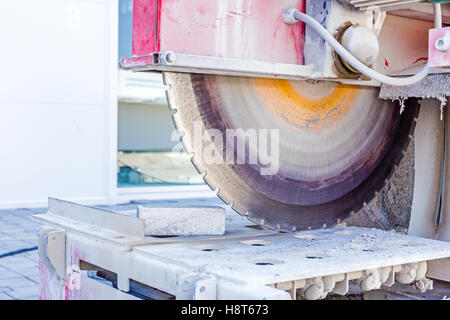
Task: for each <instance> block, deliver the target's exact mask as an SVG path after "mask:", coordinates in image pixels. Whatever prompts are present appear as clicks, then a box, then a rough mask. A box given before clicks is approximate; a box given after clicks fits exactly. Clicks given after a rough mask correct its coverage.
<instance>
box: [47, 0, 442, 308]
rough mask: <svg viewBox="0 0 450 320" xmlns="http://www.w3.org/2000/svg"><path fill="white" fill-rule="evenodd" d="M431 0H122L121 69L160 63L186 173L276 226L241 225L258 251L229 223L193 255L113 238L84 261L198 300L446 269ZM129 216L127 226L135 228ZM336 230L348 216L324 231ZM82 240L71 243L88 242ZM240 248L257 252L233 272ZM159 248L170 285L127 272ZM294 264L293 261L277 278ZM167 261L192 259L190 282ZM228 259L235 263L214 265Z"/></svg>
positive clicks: (438, 37) (437, 39) (384, 280)
mask: <svg viewBox="0 0 450 320" xmlns="http://www.w3.org/2000/svg"><path fill="white" fill-rule="evenodd" d="M445 2H448V1H357V0H306V1H305V0H282V1H280V0H276V1H275V0H270V1H257V0H229V1H225V0H223V1H222V0H219V1H205V0H192V1H181V0H134V14H133V56H132V57H125V58H123V59H122V61H121V65H122V67H123V68H124V69H131V70H134V71H136V72H162V73H163V78H164V82H165V84H166V85H167V99H168V102H169V106H170V108H171V109H172V111H173V114H172V117H173V120H174V123H175V126H176V128H177V129H178V132H179V135H180V137H181V140H182V142H183V145H184V148H185V150H186V151H187V153H188V154H190V155H191V157H192V162H193V164H194V166H195V167H196V169H197V170H198V171H199V172H200V173H201V174H202V175H203V178H204V180H205V182H206V183H207V184H208V185H209V186H210V187H211V188H212V189H213V190H216V191H217V196H218V197H219V198H220V199H222V200H223V202H224V203H225V205H226V206H227V207H228V208H229V209H230V210H232V211H235V212H237V213H239V214H241V215H242V216H245V217H246V218H247V219H249V220H250V221H252V222H254V223H255V224H257V225H258V226H260V227H261V228H266V229H269V230H272V231H270V232H274V234H273V235H272V234H269V233H268V232H269V231H264V234H263V235H262V236H261V237H260V238H258V239H257V240H254V239H247V237H248V235H247V234H246V232H243V233H239V236H238V237H239V238H240V237H243V238H245V239H247V240H249V241H250V240H251V241H260V242H259V243H260V244H261V243H262V245H261V247H264V249H263V250H262V251H260V252H258V253H257V252H253V251H251V250H248V249H242V248H241V245H242V241H237V240H235V239H234V238H232V239H230V238H228V237H229V234H227V233H226V234H225V236H223V237H221V238H220V239H218V240H215V241H216V242H215V244H214V247H211V248H209V247H208V245H210V243H209V242H207V243H206V244H204V245H205V246H206V247H205V250H206V249H208V250H206V251H208V252H210V254H209V255H208V256H206V254H205V253H204V251H202V250H200V251H195V250H196V249H195V248H194V249H192V248H191V247H189V246H188V247H189V248H188V247H186V245H185V244H184V242H183V241H182V242H180V243H179V242H177V241H174V242H173V243H170V244H166V245H164V246H148V243H147V242H146V241H144V245H143V247H142V248H137V247H135V246H134V245H132V244H128V242H127V244H123V245H124V247H123V250H124V252H127V253H126V255H129V257H128V256H127V257H128V258H124V259H125V260H126V261H127V263H128V265H127V266H125V267H124V266H122V265H121V266H120V267H119V266H118V265H117V264H115V263H113V262H111V263H109V264H108V265H109V267H106V266H105V265H104V264H101V262H102V260H100V261H97V262H94V260H96V259H97V258H95V255H90V256H89V257H90V259H91V261H89V260H86V261H85V262H83V263H85V264H84V267H85V269H84V270H97V271H99V272H100V271H101V272H103V273H104V274H103V275H104V277H103V278H105V277H109V278H111V277H112V276H111V272H112V273H115V274H116V278H115V279H116V280H115V281H116V282H117V287H118V288H119V289H120V290H122V291H125V292H128V291H130V281H131V280H130V279H132V280H133V281H135V282H139V283H141V284H142V283H144V284H146V285H148V286H150V287H152V288H156V289H157V290H160V291H162V292H164V293H165V294H169V296H170V297H176V298H183V297H184V298H198V299H201V298H211V299H213V298H219V299H222V298H223V299H226V298H233V297H235V298H248V297H250V298H294V299H295V298H302V299H319V298H325V297H327V296H329V294H330V293H333V292H334V293H337V294H342V295H343V294H346V293H348V292H349V283H350V282H352V281H353V282H352V283H356V284H357V285H358V287H359V288H360V290H362V291H363V292H365V291H370V290H373V289H378V288H380V287H381V286H386V287H389V286H391V285H393V284H394V282H396V281H397V282H400V283H402V284H406V283H413V284H415V285H416V287H420V290H427V289H431V287H432V285H431V282H430V281H431V280H429V278H428V277H430V278H433V277H434V279H439V280H442V281H444V282H445V281H450V268H449V265H450V263H449V261H450V260H449V258H448V257H449V256H450V252H449V251H448V245H449V244H448V243H446V242H443V241H450V207H449V205H448V204H449V203H450V201H449V200H450V199H449V197H450V181H449V179H450V176H449V175H450V167H449V166H450V162H449V157H448V149H449V145H450V144H449V143H448V139H449V137H448V135H449V132H450V130H449V129H448V125H449V124H450V113H449V112H447V111H446V106H448V103H447V96H448V95H449V93H450V81H449V75H448V72H449V71H450V27H446V24H449V23H450V7H449V4H445ZM441 3H442V4H441ZM55 206H56V205H55ZM79 210H88V209H86V208H85V209H79ZM56 211H58V210H56ZM52 212H53V213H54V212H55V209H54V210H51V209H49V215H46V217H44V216H40V217H38V219H40V220H41V221H43V222H45V224H46V225H51V226H52V228H55V229H52V228H51V230H52V232H59V231H58V228H62V231H61V232H63V234H64V235H66V233H65V232H68V231H67V229H66V228H67V227H68V225H70V224H69V223H68V221H65V220H64V219H63V220H61V221H60V220H59V219H60V215H61V214H52ZM76 216H77V217H76V218H73V216H72V218H71V219H75V220H77V219H80V218H79V215H76ZM53 219H55V220H53ZM104 219H107V215H104ZM94 220H96V219H94ZM134 220H137V221H134ZM134 220H133V222H131V220H130V221H128V223H130V225H135V224H139V223H141V221H140V220H139V219H134ZM69 221H70V220H69ZM111 223H112V222H111ZM123 223H126V222H125V221H124V222H123ZM93 225H94V226H98V225H99V223H98V221H97V222H96V223H93ZM344 225H345V226H347V227H351V228H348V229H343V230H341V229H339V228H341V227H343V226H344ZM86 228H87V230H90V228H91V229H92V228H94V229H95V228H97V227H89V226H86ZM105 228H106V229H108V227H106V226H105ZM111 228H112V229H115V228H116V227H115V225H114V224H112V225H111ZM136 228H137V229H139V228H141V227H140V226H137V227H136ZM330 228H331V229H330ZM369 228H378V229H384V230H396V231H397V232H398V233H399V234H395V233H392V231H389V232H387V233H386V232H385V231H379V230H378V231H377V230H374V229H369ZM137 229H136V230H137ZM318 229H319V231H314V233H309V232H312V231H305V230H318ZM83 230H84V229H83ZM244 230H246V229H244ZM246 231H247V230H246ZM77 232H81V233H83V232H85V231H81V230H78V231H77ZM285 232H287V233H288V234H281V233H285ZM125 233H126V232H125ZM132 233H133V234H134V233H135V231H133V232H132ZM400 233H403V234H400ZM405 233H408V235H405ZM68 234H69V233H67V235H68ZM350 235H352V236H350ZM122 236H123V235H121V237H122ZM253 236H254V235H251V236H250V237H253ZM413 236H419V237H423V238H430V239H438V240H441V241H436V240H425V239H421V238H415V237H413ZM41 237H43V238H49V237H48V234H47V233H45V232H44V233H42V234H41ZM135 238H136V239H134V240H133V241H137V243H141V241H143V240H142V239H141V238H142V236H136V237H135ZM121 239H122V238H121ZM299 239H303V240H299ZM210 240H211V239H210ZM247 240H245V241H247ZM442 240H443V241H442ZM86 241H87V240H86ZM86 241H82V242H80V244H79V245H80V248H83V249H82V250H81V249H80V250H81V251H83V252H85V253H86V252H88V251H90V250H91V249H89V246H88V244H87V242H86ZM108 241H109V240H108ZM121 241H122V240H121ZM130 241H131V239H130ZM133 241H131V243H134V242H133ZM186 241H188V242H189V241H191V240H186ZM192 241H194V240H192ZM211 241H212V240H211ZM358 241H362V243H361V244H360V245H359V244H355V245H356V247H351V248H348V249H349V251H345V248H347V247H348V246H349V243H353V242H358ZM119 242H120V241H119ZM255 243H256V242H255ZM331 243H339V245H338V247H339V249H337V247H336V248H334V249H333V248H331V247H329V246H330V244H331ZM265 244H271V245H272V244H273V246H269V245H267V246H266V245H265ZM89 245H91V244H89ZM92 245H93V244H92ZM202 245H203V244H202ZM71 246H77V244H76V241H75V240H71ZM358 246H360V247H358ZM207 247H208V248H207ZM222 248H226V249H224V250H223V249H222ZM230 248H231V249H230ZM355 248H357V249H358V250H360V252H358V254H355V252H356V251H352V250H357V249H355ZM97 249H98V250H100V251H98V252H97V254H101V249H99V248H97ZM97 249H95V250H97ZM197 249H198V248H197ZM209 249H210V250H209ZM71 250H72V251H71ZM92 250H94V249H92ZM130 250H131V251H130ZM227 250H230V251H227ZM254 250H256V249H254ZM310 250H312V251H313V253H311V252H310ZM333 250H334V251H333ZM340 250H342V251H340ZM65 252H66V255H67V256H66V258H67V259H68V260H66V263H67V261H69V260H70V261H71V263H74V265H76V266H78V268H80V266H81V265H80V262H79V261H80V258H79V257H78V258H74V255H75V256H76V255H77V253H76V252H75V251H73V247H71V249H70V250H69V249H68V248H67V250H66V251H65ZM187 252H189V254H188V253H187ZM202 252H203V253H202ZM316 253H317V255H316ZM372 253H373V254H372ZM123 254H125V253H123ZM197 254H198V255H199V256H198V257H197ZM141 255H142V256H146V257H150V258H149V259H147V260H145V259H144V258H142V259H141V258H138V256H139V257H140V256H141ZM242 255H247V256H248V257H253V256H255V257H260V258H261V259H262V260H261V261H259V260H258V261H256V260H255V261H256V262H255V261H253V260H252V261H253V265H251V266H250V265H248V263H249V262H248V261H246V262H245V263H244V262H242V263H243V264H245V266H244V265H243V266H240V265H239V264H240V263H241V262H240V261H238V260H239V257H241V256H242ZM353 255H354V256H353ZM45 256H46V255H45V254H43V255H42V257H44V258H45ZM192 256H196V257H197V258H198V259H197V258H196V259H194V260H195V261H190V260H189V259H188V257H192ZM288 256H289V257H288ZM309 256H311V257H310V258H309ZM227 257H228V258H227ZM233 257H234V258H233ZM267 257H271V259H272V257H273V261H268V260H267V259H266V258H267ZM313 257H314V258H313ZM345 257H348V259H346V258H345ZM350 257H354V259H350ZM368 257H370V259H367V258H368ZM92 259H93V260H92ZM127 259H128V260H127ZM130 259H131V260H130ZM133 259H134V260H133ZM161 259H162V261H169V260H170V261H171V262H170V265H171V266H173V268H175V269H176V270H178V271H177V272H175V271H174V272H175V273H174V274H171V275H173V277H169V276H166V275H164V274H163V273H164V272H163V273H162V274H159V276H160V277H163V278H164V279H165V281H168V282H170V281H169V280H167V279H171V281H172V280H173V281H174V283H177V284H178V285H177V286H176V287H170V286H169V287H168V286H167V285H168V284H167V283H164V284H163V283H162V282H158V281H162V280H158V279H157V278H152V279H147V280H145V279H143V278H142V277H145V276H144V275H143V274H142V272H143V271H142V270H141V269H142V268H145V267H144V265H145V264H146V263H147V264H155V266H153V267H152V268H154V270H158V267H157V266H158V263H161V262H160V260H161ZM167 259H168V260H167ZM202 259H204V260H202ZM233 259H237V260H236V265H231V266H230V265H229V264H230V263H231V264H233V261H234V260H233ZM97 260H98V259H97ZM188 260H189V261H188ZM365 262H368V263H367V264H364V263H365ZM369 262H370V263H369ZM97 263H98V264H97ZM209 264H211V265H212V266H215V267H211V268H209V267H208V265H209ZM47 265H49V263H47ZM294 265H301V266H302V267H301V268H299V269H298V270H296V271H295V272H294V271H293V272H291V271H292V270H293V269H292V268H293V266H294ZM87 266H90V268H91V269H89V268H88V267H87ZM177 266H185V267H186V268H187V266H189V268H191V269H189V268H188V269H189V270H191V271H192V276H187V275H186V274H189V272H187V273H186V270H183V271H181V270H179V269H177V268H178V267H177ZM140 268H141V269H140ZM223 268H224V269H223ZM227 268H228V269H229V268H231V269H233V268H236V270H247V271H248V275H246V274H245V272H242V273H240V272H238V273H236V274H234V273H231V274H228V275H225V274H224V273H223V272H222V271H221V270H228V269H227ZM329 268H331V269H329ZM42 269H43V270H44V269H45V268H44V267H43V268H42ZM81 269H83V268H82V266H81ZM113 269H115V271H111V270H113ZM175 269H174V270H175ZM131 270H133V272H135V273H134V274H133V273H132V271H131ZM171 270H172V269H171ZM198 270H203V271H202V272H200V273H199V272H198ZM275 270H276V271H275ZM430 270H434V271H430ZM108 272H109V273H108ZM161 272H162V271H161ZM167 272H169V271H167ZM170 272H172V271H170ZM63 273H64V272H63ZM63 273H62V274H61V275H58V276H60V277H61V276H63ZM44 274H47V276H48V277H50V275H49V274H48V272H47V271H45V272H44ZM156 274H158V273H157V272H155V273H154V274H153V275H154V276H155V277H156ZM181 274H182V276H181ZM251 275H254V277H256V278H255V279H253V278H252V276H251ZM275 275H276V276H275ZM427 275H428V276H427ZM137 276H139V277H141V278H142V279H137V278H136V277H137ZM184 276H186V277H187V278H186V287H185V288H184V287H182V286H181V287H180V285H179V284H180V283H183V281H184V280H181V278H179V277H184ZM112 278H114V277H112ZM183 279H184V278H183ZM47 280H48V279H47ZM407 280H408V281H407ZM55 281H56V280H55ZM89 281H90V280H89ZM180 281H181V282H180ZM45 282H46V283H49V281H45ZM56 283H57V281H56V282H54V283H53V284H54V285H56ZM131 283H132V281H131ZM170 283H172V282H170ZM230 283H234V284H236V283H239V285H238V286H237V287H233V286H231V285H230ZM253 285H255V286H253ZM57 287H58V286H57V285H56V287H53V288H54V290H56V291H58V290H57V289H55V288H57ZM201 288H203V290H200V289H201ZM243 288H244V289H243ZM263 289H264V290H263ZM180 290H181V291H180ZM242 290H244V291H242ZM243 292H244V293H247V294H248V296H245V294H244V293H243ZM237 293H239V294H241V295H242V296H239V297H238V296H233V294H237ZM258 293H260V295H258ZM46 296H47V297H54V296H52V295H51V294H48V292H47V294H46ZM121 296H122V295H121ZM73 297H76V296H73Z"/></svg>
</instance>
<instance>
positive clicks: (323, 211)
mask: <svg viewBox="0 0 450 320" xmlns="http://www.w3.org/2000/svg"><path fill="white" fill-rule="evenodd" d="M164 81H165V83H166V84H167V85H170V89H169V90H168V91H167V97H168V102H169V106H170V107H171V108H172V109H174V113H173V115H172V117H173V120H174V123H175V125H176V127H177V129H178V130H179V131H180V132H183V133H184V135H183V137H182V142H183V145H184V146H185V149H186V151H187V152H188V153H192V154H193V157H192V162H193V164H194V165H195V167H196V168H197V170H198V171H199V172H200V173H202V174H204V180H205V182H206V183H207V184H208V185H209V186H210V187H211V188H212V189H213V190H216V189H218V196H219V197H220V198H221V199H222V200H223V201H224V202H225V203H227V204H231V205H232V208H233V209H234V210H235V211H237V212H238V213H240V214H242V215H246V216H247V217H248V218H249V219H250V220H252V221H254V222H256V223H258V224H262V225H264V226H267V227H269V228H273V229H277V230H281V231H292V230H303V229H309V228H321V227H324V226H332V225H334V224H336V223H337V222H338V221H341V220H342V221H344V220H345V219H346V218H348V217H349V216H350V214H351V213H352V212H356V211H357V210H359V208H360V207H361V206H362V204H363V203H364V202H367V201H369V200H370V199H372V198H373V196H374V194H375V192H376V191H377V190H380V189H381V188H382V187H383V185H384V183H385V180H386V179H387V178H388V177H389V176H390V175H391V174H392V172H393V169H394V165H395V164H397V163H398V162H399V161H400V159H401V157H402V151H403V150H404V148H405V147H406V146H407V144H408V142H409V133H410V130H411V128H412V126H413V124H412V123H413V121H412V120H413V118H414V116H415V114H416V112H417V108H418V107H417V103H415V102H410V103H409V104H411V106H408V107H407V108H406V110H405V112H404V113H403V114H402V115H401V116H400V115H399V107H398V105H397V104H396V103H394V102H391V101H384V100H379V99H378V88H370V87H360V86H349V85H343V84H338V83H333V82H317V81H314V82H310V81H288V80H274V79H262V78H246V77H230V76H217V75H205V74H189V73H169V72H166V73H164ZM229 132H232V133H233V134H234V135H235V137H241V138H243V139H244V140H242V139H241V141H245V143H244V144H245V149H244V150H245V154H244V156H243V157H242V155H241V159H240V160H241V161H239V146H238V144H239V143H238V142H237V140H236V139H229V140H228V139H226V137H227V134H229ZM261 133H262V135H261ZM255 135H256V137H257V138H256V139H257V140H258V143H256V144H255V143H254V141H253V143H252V139H253V138H254V137H255ZM264 135H266V138H265V139H266V140H264V139H263V138H264ZM276 135H277V137H278V139H276ZM218 137H223V139H219V138H218ZM263 140H264V141H265V142H267V145H268V146H267V148H268V150H265V149H264V148H261V145H260V142H261V141H263ZM241 147H242V145H241ZM252 148H253V149H257V150H256V151H255V150H253V152H252ZM261 149H262V150H261ZM229 150H232V152H229ZM240 150H241V151H242V149H240ZM267 151H268V152H267ZM230 154H231V157H230ZM255 154H256V159H257V161H253V162H252V161H251V160H252V159H251V158H252V155H255ZM211 156H213V160H211ZM264 156H265V157H264ZM208 157H209V158H208ZM263 160H264V161H263ZM269 160H270V161H269ZM263 169H266V170H265V172H270V174H262V172H263V171H264V170H263Z"/></svg>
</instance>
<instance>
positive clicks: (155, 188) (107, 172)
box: [0, 0, 212, 208]
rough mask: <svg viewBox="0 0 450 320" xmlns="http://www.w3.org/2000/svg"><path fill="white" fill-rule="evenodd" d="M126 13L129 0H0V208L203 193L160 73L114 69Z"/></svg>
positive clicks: (127, 34) (127, 33)
mask: <svg viewBox="0 0 450 320" xmlns="http://www.w3.org/2000/svg"><path fill="white" fill-rule="evenodd" d="M119 17H120V18H119ZM131 17H132V5H131V1H118V0H94V1H83V0H41V1H35V0H23V1H20V2H17V1H2V2H0V30H1V31H0V35H1V39H2V41H1V43H0V46H1V48H0V49H1V50H0V52H1V53H0V56H1V57H2V61H4V64H3V66H2V72H0V150H1V152H2V153H1V155H2V157H1V158H0V207H1V208H13V207H16V208H17V207H43V206H46V205H47V197H49V196H50V197H57V198H61V199H66V200H69V201H75V202H80V203H84V204H103V203H117V202H124V201H128V200H130V199H141V198H147V199H148V198H170V197H191V196H198V195H212V192H211V191H210V190H209V188H207V187H206V186H205V185H203V184H198V183H199V182H200V180H199V179H198V177H196V175H195V172H194V171H192V170H193V169H192V168H191V167H189V166H188V165H186V163H187V162H186V161H184V160H185V159H184V158H183V157H186V155H185V154H184V153H183V152H182V150H181V149H180V148H179V146H177V141H175V139H173V136H172V133H173V126H172V124H171V122H170V113H169V111H168V109H167V106H166V103H165V98H164V87H163V85H162V82H161V78H160V75H158V74H133V73H126V72H124V71H122V70H119V69H118V61H119V60H118V59H119V56H121V55H128V52H126V50H129V49H127V48H130V47H131V45H130V44H131V23H132V20H131V19H132V18H131ZM119 21H120V23H119ZM119 25H120V27H119ZM118 48H119V50H118ZM118 51H119V53H118ZM172 140H173V141H172ZM174 147H175V151H176V152H175V153H172V152H171V151H172V150H173V148H174ZM133 154H134V155H133ZM172 155H175V156H173V157H172ZM178 156H179V157H178ZM164 157H166V158H164ZM171 157H172V158H175V159H174V161H171V163H173V166H174V167H172V168H171V170H167V166H166V167H162V166H160V165H158V161H159V162H162V163H165V164H167V163H168V162H167V161H166V160H167V158H171ZM149 159H150V160H152V161H154V162H153V163H152V162H148V160H149ZM163 159H165V160H164V161H161V160H163ZM149 163H150V165H149ZM177 163H178V164H179V166H178V167H177V166H176V164H177ZM171 165H172V164H171ZM183 166H185V168H184V167H183ZM174 168H179V170H180V171H179V172H176V170H175V171H174V170H173V169H174ZM164 170H166V171H173V172H172V175H170V176H167V175H164V174H163V175H162V174H161V173H162V172H164ZM173 173H175V174H173ZM119 180H120V182H119Z"/></svg>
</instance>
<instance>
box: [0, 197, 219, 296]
mask: <svg viewBox="0 0 450 320" xmlns="http://www.w3.org/2000/svg"><path fill="white" fill-rule="evenodd" d="M152 204H158V205H161V204H164V205H168V206H170V205H172V206H173V205H180V204H182V205H220V204H222V203H221V202H220V201H219V200H218V199H216V198H205V199H202V198H199V199H185V200H158V201H132V202H130V203H127V204H121V205H117V206H98V207H99V208H103V209H107V210H111V211H125V210H136V209H137V207H138V205H143V206H147V205H148V206H151V205H152ZM46 211H47V209H46V208H38V209H14V210H0V300H35V299H38V298H39V270H38V265H39V264H38V253H37V249H36V247H37V239H38V232H39V227H40V224H39V223H36V222H34V221H32V220H31V216H32V215H33V214H39V213H45V212H46ZM22 249H32V250H31V251H28V252H24V253H19V254H14V255H10V256H8V254H9V253H11V252H14V251H17V250H22ZM4 255H6V256H4ZM2 256H3V257H2Z"/></svg>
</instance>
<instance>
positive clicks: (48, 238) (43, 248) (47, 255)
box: [38, 227, 66, 279]
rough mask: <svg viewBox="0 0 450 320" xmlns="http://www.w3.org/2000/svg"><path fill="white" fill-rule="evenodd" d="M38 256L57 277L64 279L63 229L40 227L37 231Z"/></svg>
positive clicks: (64, 245)
mask: <svg viewBox="0 0 450 320" xmlns="http://www.w3.org/2000/svg"><path fill="white" fill-rule="evenodd" d="M38 253H39V258H40V259H41V261H42V263H43V264H44V265H45V266H46V267H47V268H48V270H50V271H51V272H55V273H56V274H57V275H58V277H59V278H61V279H66V233H65V232H64V231H60V230H55V229H51V228H48V227H43V228H41V230H40V232H39V250H38Z"/></svg>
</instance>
